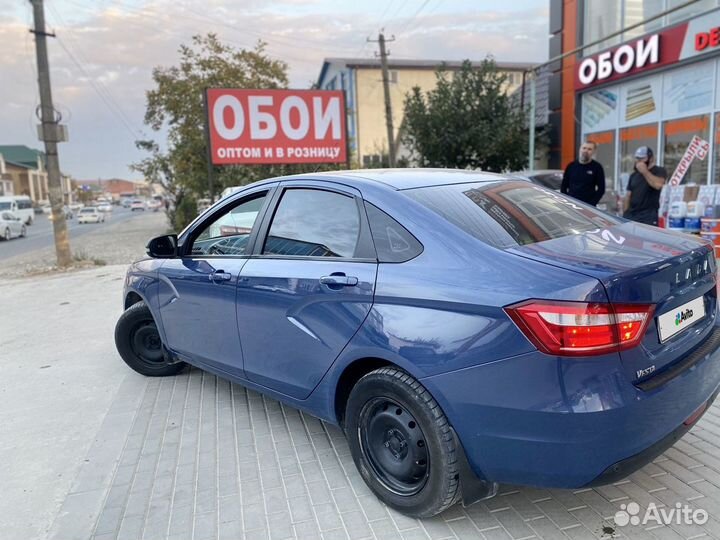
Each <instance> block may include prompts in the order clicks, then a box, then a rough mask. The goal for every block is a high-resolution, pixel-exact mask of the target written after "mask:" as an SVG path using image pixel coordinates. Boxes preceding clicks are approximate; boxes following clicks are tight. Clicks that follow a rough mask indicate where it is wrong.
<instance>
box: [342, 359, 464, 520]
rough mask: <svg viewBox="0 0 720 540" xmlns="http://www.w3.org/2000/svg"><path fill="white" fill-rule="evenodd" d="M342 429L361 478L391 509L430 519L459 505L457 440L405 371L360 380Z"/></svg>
mask: <svg viewBox="0 0 720 540" xmlns="http://www.w3.org/2000/svg"><path fill="white" fill-rule="evenodd" d="M344 428H345V435H346V436H347V439H348V444H349V446H350V451H351V452H352V456H353V460H354V461H355V465H356V466H357V468H358V471H359V472H360V475H361V476H362V477H363V480H365V483H366V484H367V485H368V487H370V489H371V490H372V491H373V492H374V493H375V495H377V497H378V498H379V499H380V500H382V501H383V502H384V503H385V504H387V505H388V506H390V507H392V508H394V509H396V510H398V511H400V512H402V513H404V514H407V515H410V516H413V517H430V516H434V515H436V514H439V513H440V512H442V511H443V510H445V509H447V508H449V507H450V506H452V505H453V504H454V503H455V502H456V501H457V499H458V497H459V496H460V490H459V470H458V461H457V460H458V449H457V447H456V439H455V437H454V435H453V433H452V429H451V427H450V424H449V422H448V420H447V418H446V416H445V414H444V413H443V412H442V410H441V409H440V406H439V405H438V403H437V402H436V401H435V399H433V397H432V396H431V395H430V393H429V392H428V391H427V390H426V389H425V388H424V387H423V386H422V384H420V383H419V382H418V381H417V380H416V379H414V378H413V377H411V376H410V375H409V374H407V373H406V372H404V371H402V370H400V369H397V368H394V367H384V368H380V369H376V370H375V371H372V372H370V373H368V374H367V375H365V376H364V377H362V378H361V379H360V380H359V381H358V382H357V383H356V384H355V386H354V387H353V389H352V390H351V391H350V396H349V397H348V402H347V405H346V407H345V416H344Z"/></svg>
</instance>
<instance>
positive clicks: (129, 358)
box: [115, 302, 185, 377]
mask: <svg viewBox="0 0 720 540" xmlns="http://www.w3.org/2000/svg"><path fill="white" fill-rule="evenodd" d="M115 346H116V347H117V350H118V352H119V353H120V356H121V357H122V359H123V360H124V361H125V363H126V364H127V365H128V366H130V367H131V368H132V369H134V370H135V371H137V372H138V373H142V374H143V375H149V376H151V377H162V376H166V375H175V374H177V373H179V372H180V371H182V369H183V368H184V367H185V364H184V363H183V362H177V363H172V364H170V363H168V362H167V361H166V359H165V355H164V354H163V343H162V339H161V337H160V332H159V331H158V328H157V325H156V324H155V319H154V318H153V316H152V312H151V311H150V308H148V307H147V305H146V304H145V302H138V303H137V304H133V305H132V306H130V307H129V308H128V309H126V310H125V312H124V313H123V314H122V315H121V316H120V319H119V320H118V322H117V325H116V326H115Z"/></svg>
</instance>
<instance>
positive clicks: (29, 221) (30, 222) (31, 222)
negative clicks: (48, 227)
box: [25, 216, 33, 225]
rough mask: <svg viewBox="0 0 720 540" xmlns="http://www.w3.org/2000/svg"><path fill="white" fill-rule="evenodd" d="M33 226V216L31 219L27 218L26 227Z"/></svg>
mask: <svg viewBox="0 0 720 540" xmlns="http://www.w3.org/2000/svg"><path fill="white" fill-rule="evenodd" d="M32 224H33V218H32V216H30V217H29V218H27V221H26V222H25V225H32Z"/></svg>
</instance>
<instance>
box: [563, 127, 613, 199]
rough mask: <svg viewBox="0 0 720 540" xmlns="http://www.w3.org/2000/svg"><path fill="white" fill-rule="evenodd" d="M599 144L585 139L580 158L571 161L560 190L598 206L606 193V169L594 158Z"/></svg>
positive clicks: (579, 154)
mask: <svg viewBox="0 0 720 540" xmlns="http://www.w3.org/2000/svg"><path fill="white" fill-rule="evenodd" d="M596 147H597V145H596V144H595V143H594V142H593V141H585V142H583V143H582V144H581V145H580V151H579V152H578V159H576V160H575V161H573V162H572V163H570V164H569V165H568V166H567V167H566V168H565V172H564V173H563V179H562V184H560V192H561V193H565V194H566V195H570V196H571V197H574V198H575V199H578V200H580V201H583V202H586V203H588V204H591V205H593V206H597V203H598V202H600V199H602V197H603V195H604V194H605V171H604V170H603V168H602V165H600V164H599V163H598V162H597V161H595V160H594V159H593V156H594V155H595V149H596Z"/></svg>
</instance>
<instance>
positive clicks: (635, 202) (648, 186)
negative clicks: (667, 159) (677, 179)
mask: <svg viewBox="0 0 720 540" xmlns="http://www.w3.org/2000/svg"><path fill="white" fill-rule="evenodd" d="M666 179H667V171H666V170H665V169H663V168H662V167H658V166H657V165H655V156H654V155H653V151H652V149H651V148H650V147H648V146H641V147H640V148H638V149H637V150H636V151H635V167H634V168H633V172H632V174H631V175H630V179H629V180H628V185H627V195H626V196H625V203H624V205H623V209H624V213H623V217H625V218H627V219H631V220H633V221H637V222H638V223H645V224H646V225H655V226H656V227H657V224H658V210H659V209H660V191H661V190H662V188H663V186H664V185H665V180H666Z"/></svg>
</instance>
